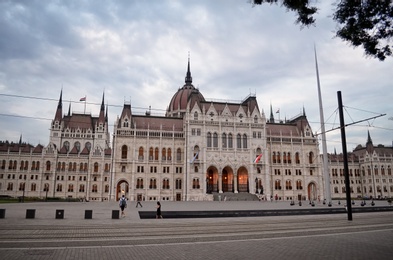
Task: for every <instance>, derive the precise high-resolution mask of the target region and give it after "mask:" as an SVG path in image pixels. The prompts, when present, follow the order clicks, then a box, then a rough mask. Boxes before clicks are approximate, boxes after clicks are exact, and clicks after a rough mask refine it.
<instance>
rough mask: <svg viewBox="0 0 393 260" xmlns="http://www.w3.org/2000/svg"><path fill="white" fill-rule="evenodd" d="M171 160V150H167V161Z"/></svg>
mask: <svg viewBox="0 0 393 260" xmlns="http://www.w3.org/2000/svg"><path fill="white" fill-rule="evenodd" d="M171 160H172V150H171V148H168V161H171Z"/></svg>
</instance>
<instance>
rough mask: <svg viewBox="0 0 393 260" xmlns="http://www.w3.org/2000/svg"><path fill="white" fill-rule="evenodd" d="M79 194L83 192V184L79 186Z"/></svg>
mask: <svg viewBox="0 0 393 260" xmlns="http://www.w3.org/2000/svg"><path fill="white" fill-rule="evenodd" d="M79 192H85V185H84V184H81V185H79Z"/></svg>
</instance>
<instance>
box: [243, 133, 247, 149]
mask: <svg viewBox="0 0 393 260" xmlns="http://www.w3.org/2000/svg"><path fill="white" fill-rule="evenodd" d="M243 148H244V149H247V135H246V134H243Z"/></svg>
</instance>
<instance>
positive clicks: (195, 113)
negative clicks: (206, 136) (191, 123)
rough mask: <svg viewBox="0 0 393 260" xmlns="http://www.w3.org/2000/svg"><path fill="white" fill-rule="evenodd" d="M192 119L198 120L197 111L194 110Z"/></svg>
mask: <svg viewBox="0 0 393 260" xmlns="http://www.w3.org/2000/svg"><path fill="white" fill-rule="evenodd" d="M194 120H198V112H197V111H195V112H194Z"/></svg>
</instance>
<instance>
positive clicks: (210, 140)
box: [206, 132, 212, 147]
mask: <svg viewBox="0 0 393 260" xmlns="http://www.w3.org/2000/svg"><path fill="white" fill-rule="evenodd" d="M206 138H207V140H206V142H207V147H212V134H211V133H210V132H208V133H207V137H206Z"/></svg>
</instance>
